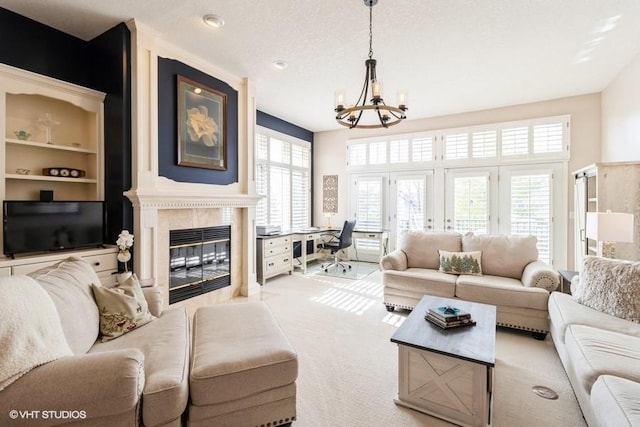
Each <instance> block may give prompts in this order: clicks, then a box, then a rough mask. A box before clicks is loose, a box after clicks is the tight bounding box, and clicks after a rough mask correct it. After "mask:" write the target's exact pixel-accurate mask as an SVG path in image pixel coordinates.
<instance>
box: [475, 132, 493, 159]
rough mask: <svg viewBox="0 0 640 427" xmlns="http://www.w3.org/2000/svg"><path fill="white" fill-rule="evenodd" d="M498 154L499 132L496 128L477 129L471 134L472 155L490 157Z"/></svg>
mask: <svg viewBox="0 0 640 427" xmlns="http://www.w3.org/2000/svg"><path fill="white" fill-rule="evenodd" d="M497 154H498V133H497V132H496V131H495V130H487V131H477V132H473V133H472V134H471V156H472V157H473V158H474V159H489V158H493V157H496V156H497Z"/></svg>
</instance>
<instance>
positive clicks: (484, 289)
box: [456, 274, 549, 311]
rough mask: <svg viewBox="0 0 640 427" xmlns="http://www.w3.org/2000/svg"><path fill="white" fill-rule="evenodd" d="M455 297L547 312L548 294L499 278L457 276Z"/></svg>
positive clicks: (519, 282) (506, 278)
mask: <svg viewBox="0 0 640 427" xmlns="http://www.w3.org/2000/svg"><path fill="white" fill-rule="evenodd" d="M456 297H458V298H461V299H464V300H467V301H475V302H481V303H485V304H493V305H498V306H506V307H522V308H532V309H535V310H544V311H546V310H547V300H548V297H549V293H548V292H547V291H546V290H544V289H540V288H535V287H526V286H523V285H522V282H521V281H520V280H516V279H511V278H509V277H500V276H488V275H486V274H485V275H484V276H469V275H466V274H463V275H461V276H458V280H457V282H456Z"/></svg>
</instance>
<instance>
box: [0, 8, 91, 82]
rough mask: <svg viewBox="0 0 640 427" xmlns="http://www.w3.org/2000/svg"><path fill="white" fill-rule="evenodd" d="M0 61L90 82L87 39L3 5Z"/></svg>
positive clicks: (58, 77)
mask: <svg viewBox="0 0 640 427" xmlns="http://www.w3.org/2000/svg"><path fill="white" fill-rule="evenodd" d="M0 62H2V63H4V64H7V65H11V66H13V67H16V68H22V69H23V70H29V71H33V72H34V73H38V74H43V75H45V76H49V77H54V78H56V79H59V80H64V81H67V82H71V83H75V84H78V85H81V86H88V85H89V83H90V78H89V76H90V73H91V60H90V52H89V49H88V46H87V43H86V42H85V41H83V40H81V39H78V38H76V37H73V36H70V35H68V34H65V33H63V32H60V31H58V30H55V29H53V28H51V27H48V26H46V25H44V24H41V23H39V22H36V21H33V20H31V19H28V18H25V17H24V16H22V15H18V14H16V13H13V12H11V11H9V10H7V9H2V8H0Z"/></svg>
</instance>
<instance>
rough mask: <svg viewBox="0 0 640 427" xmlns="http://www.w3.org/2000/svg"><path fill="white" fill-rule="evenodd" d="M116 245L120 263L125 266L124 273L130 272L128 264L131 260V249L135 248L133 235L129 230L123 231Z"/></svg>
mask: <svg viewBox="0 0 640 427" xmlns="http://www.w3.org/2000/svg"><path fill="white" fill-rule="evenodd" d="M116 245H117V246H118V255H117V258H118V261H120V262H121V263H123V264H124V271H129V269H128V267H127V263H128V262H129V260H130V259H131V252H129V248H130V247H132V246H133V234H130V233H129V230H122V231H121V232H120V234H118V240H116Z"/></svg>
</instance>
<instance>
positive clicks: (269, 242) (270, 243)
mask: <svg viewBox="0 0 640 427" xmlns="http://www.w3.org/2000/svg"><path fill="white" fill-rule="evenodd" d="M289 243H291V236H282V237H274V238H273V239H265V240H264V247H265V249H268V248H273V247H276V246H282V245H288V244H289Z"/></svg>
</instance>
